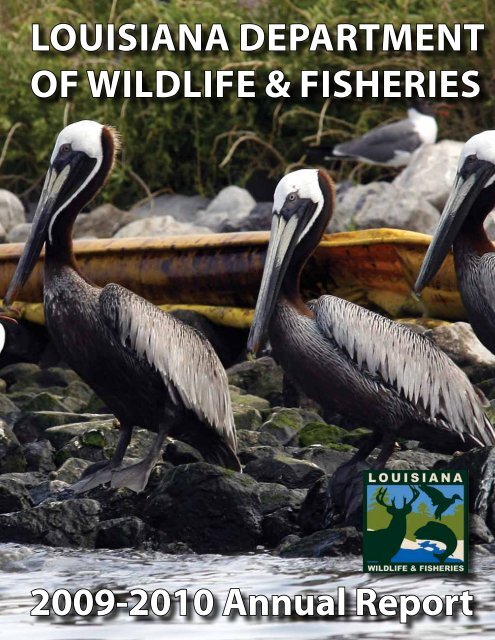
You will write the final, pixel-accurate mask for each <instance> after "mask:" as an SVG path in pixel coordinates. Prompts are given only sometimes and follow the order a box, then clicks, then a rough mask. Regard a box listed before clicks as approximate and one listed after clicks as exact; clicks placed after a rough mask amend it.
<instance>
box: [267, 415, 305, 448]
mask: <svg viewBox="0 0 495 640" xmlns="http://www.w3.org/2000/svg"><path fill="white" fill-rule="evenodd" d="M302 426H303V418H302V416H301V414H300V412H299V411H298V410H297V409H287V408H277V409H276V410H275V411H274V412H273V413H272V415H271V416H270V419H269V420H267V421H266V422H265V423H264V424H263V426H262V427H261V432H262V433H264V434H269V435H271V436H273V437H274V438H275V439H276V440H277V441H278V442H279V443H280V444H281V445H284V446H287V445H289V444H291V443H294V442H295V443H296V444H297V438H298V433H299V429H300V428H301V427H302Z"/></svg>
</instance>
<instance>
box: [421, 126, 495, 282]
mask: <svg viewBox="0 0 495 640" xmlns="http://www.w3.org/2000/svg"><path fill="white" fill-rule="evenodd" d="M494 203H495V131H484V132H483V133H479V134H477V135H475V136H473V137H472V138H470V139H469V140H468V141H467V142H466V144H465V145H464V147H463V149H462V152H461V157H460V159H459V165H458V167H457V174H456V177H455V181H454V185H453V187H452V190H451V192H450V196H449V199H448V200H447V203H446V205H445V207H444V210H443V212H442V216H441V218H440V222H439V224H438V227H437V230H436V231H435V235H434V236H433V240H432V241H431V244H430V246H429V248H428V252H427V253H426V256H425V259H424V261H423V264H422V266H421V271H420V272H419V276H418V279H417V280H416V284H415V285H414V290H415V292H416V293H420V292H421V291H422V290H423V289H424V287H425V286H426V285H427V284H428V283H429V282H430V281H431V279H432V278H433V277H434V276H435V274H436V273H437V271H438V270H439V269H440V267H441V265H442V262H443V261H444V259H445V256H446V255H447V253H448V251H449V249H450V247H451V246H452V244H453V243H454V240H455V238H456V237H457V235H458V233H459V231H460V230H461V228H462V227H463V225H464V224H465V223H466V222H467V221H468V220H469V221H472V222H473V224H474V225H475V226H476V224H482V223H483V221H484V219H485V217H486V216H487V215H488V213H489V212H490V210H491V209H492V207H493V204H494Z"/></svg>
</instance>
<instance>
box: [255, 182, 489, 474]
mask: <svg viewBox="0 0 495 640" xmlns="http://www.w3.org/2000/svg"><path fill="white" fill-rule="evenodd" d="M334 191H335V189H334V184H333V182H332V181H331V180H330V178H329V177H328V176H327V175H326V174H325V173H324V172H322V171H318V170H313V169H303V170H300V171H295V172H294V173H290V174H288V175H286V176H285V177H284V178H282V180H281V181H280V182H279V184H278V186H277V188H276V190H275V195H274V203H273V220H272V227H271V235H270V242H269V246H268V253H267V258H266V263H265V269H264V273H263V278H262V282H261V288H260V292H259V296H258V301H257V304H256V311H255V316H254V321H253V325H252V328H251V332H250V335H249V340H248V349H249V350H250V351H252V352H254V353H256V351H257V350H258V349H259V348H260V346H261V343H262V341H263V339H264V338H265V335H266V334H267V333H268V336H269V339H270V343H271V346H272V349H273V353H274V356H275V358H276V359H277V361H278V362H279V363H280V364H281V366H282V367H283V369H284V370H285V372H286V374H287V376H288V377H289V378H290V379H291V381H292V382H293V383H295V384H296V385H297V386H298V387H300V388H301V389H302V390H303V391H304V392H305V393H306V394H307V395H308V396H310V397H311V398H313V399H314V400H316V401H317V402H319V403H320V404H321V405H323V406H324V407H327V408H328V409H329V410H330V411H332V410H337V411H338V412H339V413H342V414H344V415H347V416H350V417H353V418H354V419H355V420H357V421H358V422H359V423H360V424H362V425H363V426H364V425H366V426H369V427H371V428H372V430H373V436H372V437H371V438H370V439H369V441H368V442H366V443H364V444H363V445H362V446H361V448H360V450H359V451H358V453H357V454H356V456H355V457H354V459H353V462H354V463H359V462H360V461H362V460H364V459H365V458H366V457H367V456H368V455H369V454H370V453H371V451H372V450H373V448H374V447H375V446H376V445H377V444H378V443H379V442H380V441H382V443H383V446H382V450H381V452H380V454H379V456H378V458H377V460H376V462H375V466H377V467H380V466H382V465H384V464H385V463H386V461H387V459H388V458H389V456H390V454H391V453H392V451H393V447H394V443H395V439H396V437H397V436H399V435H402V436H405V437H407V438H411V439H417V440H421V441H423V442H429V443H432V444H433V445H435V444H436V445H437V446H438V445H444V444H447V443H448V446H452V447H457V448H468V447H472V446H475V445H478V446H479V445H492V444H495V432H494V430H493V428H492V426H491V424H490V422H489V421H488V419H487V418H486V416H485V414H484V412H483V403H482V400H481V398H480V396H479V395H478V394H477V392H476V391H475V389H474V388H473V387H472V385H471V383H470V382H469V380H468V378H467V377H466V375H465V374H464V373H463V372H462V371H461V370H460V369H459V368H458V367H457V366H456V365H455V364H454V363H453V362H452V360H450V359H449V358H448V357H447V356H446V355H445V354H444V353H443V352H442V351H440V349H438V348H437V347H436V346H435V345H434V344H433V343H432V342H430V341H429V340H428V339H426V338H425V337H423V336H421V335H419V334H418V333H416V332H414V331H412V330H411V329H409V328H408V327H406V326H404V325H401V324H398V323H396V322H393V321H391V320H389V319H387V318H385V317H383V316H380V315H378V314H377V313H373V312H371V311H369V310H367V309H364V308H362V307H359V306H358V305H355V304H352V303H350V302H347V301H345V300H341V299H340V298H336V297H335V296H330V295H325V296H322V297H321V298H319V299H318V300H316V301H313V302H311V303H309V304H305V303H304V301H303V300H302V298H301V295H300V290H299V278H300V274H301V271H302V269H303V267H304V265H305V263H306V261H307V260H308V258H309V256H310V255H311V254H312V253H313V251H314V250H315V248H316V247H317V245H318V243H319V241H320V239H321V237H322V235H323V233H324V231H325V229H326V227H327V225H328V222H329V220H330V217H331V215H332V210H333V202H334Z"/></svg>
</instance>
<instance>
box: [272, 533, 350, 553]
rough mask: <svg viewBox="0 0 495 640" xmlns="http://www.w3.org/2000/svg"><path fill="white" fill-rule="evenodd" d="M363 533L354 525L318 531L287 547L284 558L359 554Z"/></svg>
mask: <svg viewBox="0 0 495 640" xmlns="http://www.w3.org/2000/svg"><path fill="white" fill-rule="evenodd" d="M361 548H362V535H361V534H360V533H359V532H358V530H357V529H355V528H354V527H342V528H341V529H325V530H323V531H316V532H315V533H312V534H311V535H309V536H306V537H305V538H301V539H300V540H298V541H297V542H294V543H293V544H291V545H289V546H288V547H286V548H285V549H284V550H283V551H282V552H281V553H280V555H281V556H282V557H283V558H323V557H326V556H330V557H335V556H346V555H358V554H360V553H361Z"/></svg>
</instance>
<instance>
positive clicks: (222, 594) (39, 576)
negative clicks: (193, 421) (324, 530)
mask: <svg viewBox="0 0 495 640" xmlns="http://www.w3.org/2000/svg"><path fill="white" fill-rule="evenodd" d="M473 564H474V568H475V570H476V573H475V574H472V575H470V576H464V577H458V576H433V577H430V576H421V577H418V576H369V575H366V574H363V573H361V567H360V565H361V560H360V558H352V559H349V558H324V559H321V560H316V559H314V560H313V559H311V560H309V559H297V560H284V559H281V558H275V557H272V556H270V555H268V554H261V553H260V554H257V555H244V556H234V557H226V556H214V555H203V556H193V555H185V556H170V555H165V554H161V553H154V552H135V551H80V550H77V551H76V550H67V549H50V548H46V547H24V546H21V545H14V544H5V545H0V577H1V581H0V630H1V632H0V634H1V637H2V638H6V639H8V640H14V639H15V640H28V639H29V640H33V637H34V636H35V638H36V640H117V639H118V640H158V639H160V640H164V639H173V640H190V639H191V637H193V634H195V633H197V634H198V635H199V634H201V640H232V639H234V638H235V640H289V639H292V638H297V639H298V640H323V639H327V638H332V640H333V639H335V638H339V639H347V638H353V639H356V638H357V639H359V638H363V639H364V638H368V639H381V640H382V639H383V640H385V639H386V640H392V639H398V640H399V639H403V638H411V639H412V638H418V637H420V638H421V640H437V638H439V637H450V638H471V637H475V636H479V635H484V636H485V637H487V638H493V637H495V613H494V612H493V606H492V603H493V596H494V583H495V559H494V558H493V556H488V555H486V556H476V557H475V558H474V560H473ZM38 587H42V588H45V589H47V590H48V591H53V590H55V589H58V588H67V589H69V590H71V591H72V590H75V589H77V588H89V589H100V588H104V587H107V588H110V589H112V590H114V591H116V592H117V593H123V592H127V591H128V590H129V589H132V588H134V587H143V588H145V589H147V590H153V589H158V588H164V589H167V590H169V591H170V592H173V591H176V590H178V589H181V588H186V589H188V590H189V592H190V593H193V592H195V591H196V590H198V589H201V588H208V589H211V591H212V592H213V593H214V595H215V597H216V600H217V602H218V603H219V604H220V609H221V608H222V607H223V604H224V602H225V599H226V597H227V594H228V591H229V589H230V588H232V587H239V588H241V589H242V590H243V592H244V593H245V594H247V595H249V594H266V595H273V594H287V595H295V594H329V595H333V596H334V595H336V593H337V587H345V588H346V591H347V593H348V594H349V595H351V594H352V591H353V590H354V589H355V588H356V587H372V588H374V589H376V590H377V592H378V593H379V595H385V594H386V593H389V594H394V595H397V596H399V595H402V594H416V595H418V596H420V597H421V596H426V595H430V594H438V595H445V594H449V593H460V592H461V591H462V590H464V589H469V591H470V592H471V593H472V594H473V595H474V596H475V602H476V614H475V616H474V617H471V618H466V617H464V616H461V615H459V616H457V617H455V618H441V617H439V618H431V617H427V616H423V617H422V618H420V619H419V620H416V621H414V623H413V624H409V625H401V624H400V623H399V621H398V620H397V619H391V618H388V619H381V620H380V621H371V620H370V619H367V620H365V619H360V618H356V617H346V618H337V619H335V618H334V619H332V618H330V619H327V620H315V619H312V620H304V619H303V620H294V619H280V618H258V619H245V618H240V617H236V618H235V619H232V620H231V619H228V618H225V617H222V616H221V615H220V614H219V615H216V616H215V617H214V618H213V619H203V618H201V617H199V616H192V617H191V618H190V619H186V620H184V619H183V618H180V617H179V616H174V617H173V618H172V619H169V620H160V619H153V620H146V621H145V620H143V619H139V618H138V619H131V618H129V616H128V614H127V612H126V611H125V610H124V611H119V613H118V614H116V615H115V616H113V617H112V618H111V619H108V618H105V619H102V618H92V619H91V620H88V619H81V618H70V619H61V618H56V617H50V618H49V619H48V620H47V619H46V618H45V619H34V618H32V617H30V615H29V611H30V609H31V608H32V607H33V606H34V604H35V603H34V600H33V598H32V597H31V595H30V592H31V590H32V589H34V588H38Z"/></svg>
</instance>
